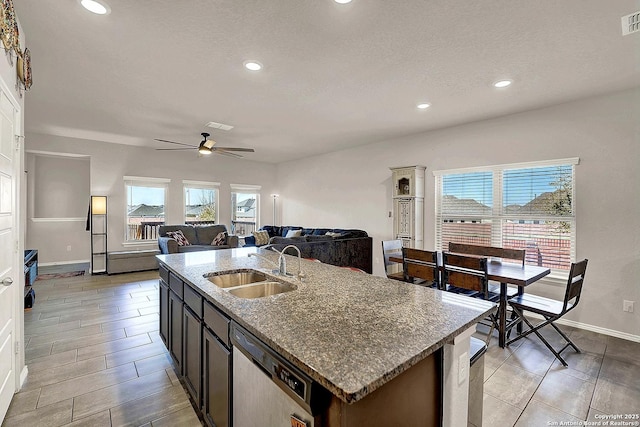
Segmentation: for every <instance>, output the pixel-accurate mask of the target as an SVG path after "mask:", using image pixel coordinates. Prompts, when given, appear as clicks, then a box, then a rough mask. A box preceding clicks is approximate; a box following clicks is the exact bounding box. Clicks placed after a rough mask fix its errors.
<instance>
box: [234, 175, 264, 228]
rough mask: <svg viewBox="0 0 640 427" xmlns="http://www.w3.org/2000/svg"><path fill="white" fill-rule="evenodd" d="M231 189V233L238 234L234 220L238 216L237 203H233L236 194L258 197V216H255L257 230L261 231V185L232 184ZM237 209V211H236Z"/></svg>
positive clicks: (256, 205)
mask: <svg viewBox="0 0 640 427" xmlns="http://www.w3.org/2000/svg"><path fill="white" fill-rule="evenodd" d="M230 187H231V193H230V196H231V200H230V201H231V225H230V227H231V233H233V234H236V231H235V224H234V220H235V216H236V211H237V209H235V208H236V203H234V201H233V195H234V194H254V195H255V196H256V203H255V209H256V214H255V218H256V221H255V225H254V227H255V230H258V229H260V190H261V189H262V186H261V185H251V184H230ZM234 209H235V210H234ZM245 235H248V234H245Z"/></svg>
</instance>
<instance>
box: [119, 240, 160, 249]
mask: <svg viewBox="0 0 640 427" xmlns="http://www.w3.org/2000/svg"><path fill="white" fill-rule="evenodd" d="M157 245H158V241H157V240H129V241H126V242H122V246H125V247H126V246H157Z"/></svg>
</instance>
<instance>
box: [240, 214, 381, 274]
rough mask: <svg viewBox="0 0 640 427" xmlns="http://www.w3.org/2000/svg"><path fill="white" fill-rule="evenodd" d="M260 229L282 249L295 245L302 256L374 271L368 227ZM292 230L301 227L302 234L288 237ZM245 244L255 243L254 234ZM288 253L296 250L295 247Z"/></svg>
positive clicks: (271, 226)
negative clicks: (358, 228) (363, 228)
mask: <svg viewBox="0 0 640 427" xmlns="http://www.w3.org/2000/svg"><path fill="white" fill-rule="evenodd" d="M260 230H263V231H267V232H268V233H269V246H272V247H274V248H275V249H277V250H279V251H280V250H282V249H283V248H284V247H285V246H287V245H295V246H297V247H298V249H300V253H301V255H302V257H303V258H315V259H317V260H319V261H322V262H324V263H327V264H331V265H337V266H339V267H355V268H359V269H361V270H364V271H366V272H367V273H371V272H372V271H373V264H372V256H373V244H372V239H371V237H369V235H368V234H367V232H366V231H363V230H355V229H341V228H304V227H298V226H273V225H265V226H264V227H262V228H261V229H260ZM290 230H301V235H300V236H298V237H285V236H286V235H287V233H288V232H289V231H290ZM327 233H332V234H333V235H327ZM245 246H255V238H254V237H253V236H247V237H245ZM287 253H291V254H294V253H295V251H293V250H291V251H290V252H289V251H287Z"/></svg>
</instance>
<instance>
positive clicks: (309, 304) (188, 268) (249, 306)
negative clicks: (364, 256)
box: [157, 248, 495, 403]
mask: <svg viewBox="0 0 640 427" xmlns="http://www.w3.org/2000/svg"><path fill="white" fill-rule="evenodd" d="M252 252H256V253H259V254H260V255H262V256H265V257H267V258H269V259H271V260H273V261H274V262H277V259H278V254H277V253H275V252H273V251H268V250H261V249H257V248H238V249H228V250H217V251H202V252H190V253H182V254H171V255H158V256H157V257H158V259H159V260H160V261H161V262H163V263H164V264H166V265H167V266H168V267H169V269H170V270H172V271H173V272H174V273H176V274H177V275H178V276H180V277H181V278H182V279H183V280H185V281H186V282H188V283H190V284H192V285H193V286H194V288H198V289H199V290H200V291H201V293H202V294H203V296H204V297H205V298H206V299H207V300H208V301H210V302H211V303H212V304H213V305H215V306H216V307H218V308H219V309H220V310H221V311H223V312H224V313H226V314H227V315H228V316H229V317H231V318H232V319H233V320H235V321H236V322H237V323H239V324H240V325H242V326H243V327H245V328H246V329H247V330H249V331H250V332H252V333H253V334H254V335H256V336H257V337H258V338H260V339H261V340H262V341H264V342H265V343H266V344H267V345H269V346H270V347H271V348H273V349H274V350H276V351H277V352H278V353H280V354H281V355H282V356H283V357H285V358H286V359H287V360H289V361H290V362H292V363H293V364H294V365H296V366H297V367H298V368H299V369H301V370H302V371H303V372H305V373H306V374H308V375H309V376H310V377H311V378H313V379H314V380H315V381H317V382H319V383H320V384H322V385H323V386H324V387H326V388H327V389H328V390H329V391H331V392H332V393H333V394H334V395H336V396H337V397H338V398H340V399H341V400H343V401H345V402H348V403H350V402H355V401H357V400H360V399H361V398H363V397H364V396H366V395H367V394H369V393H371V392H372V391H374V390H375V389H377V388H379V387H381V386H382V385H384V384H385V383H387V382H388V381H390V380H391V379H393V378H395V377H396V376H397V375H399V374H401V373H402V372H404V371H406V370H407V369H409V368H410V367H411V366H413V365H415V364H417V363H418V362H420V361H421V360H423V359H424V358H426V357H427V356H428V355H430V354H431V353H433V352H434V351H436V350H437V349H439V348H441V347H442V346H443V345H444V344H445V343H448V342H449V343H450V342H453V339H454V338H455V337H456V336H457V335H458V334H460V333H462V332H463V331H465V330H466V329H467V328H469V327H470V326H471V325H473V324H474V323H477V322H478V321H479V320H481V319H483V318H484V317H485V316H486V315H487V314H488V313H490V312H491V311H492V310H494V309H495V304H493V303H489V302H486V301H481V300H478V299H475V298H469V297H465V296H460V295H456V294H452V293H449V292H441V291H437V290H434V289H431V288H425V287H422V286H416V285H412V284H409V283H402V282H398V281H395V280H390V279H386V278H383V277H377V276H372V275H369V274H366V273H361V272H357V271H352V270H349V269H345V268H339V267H335V266H332V265H328V264H322V263H318V262H312V261H307V260H303V261H302V270H303V272H304V273H305V274H306V277H305V278H304V280H303V281H302V282H300V281H299V280H297V279H295V278H284V277H281V276H278V279H279V280H284V281H287V282H290V283H293V284H295V285H296V286H297V289H296V290H294V291H291V292H286V293H282V294H278V295H274V296H270V297H265V298H256V299H241V298H238V297H236V296H234V295H230V294H229V293H228V292H227V291H224V290H223V289H221V288H219V287H217V286H216V285H214V284H213V283H211V282H210V281H209V280H207V279H206V278H205V277H204V275H205V274H207V273H211V272H219V271H228V270H237V269H244V268H252V269H256V270H259V271H262V272H265V273H267V274H271V270H272V269H273V268H274V266H273V265H272V264H270V263H268V262H266V261H264V260H262V259H259V258H257V257H249V256H248V254H249V253H252ZM297 269H298V260H297V257H294V256H290V255H287V270H288V272H291V273H294V274H295V273H296V272H297Z"/></svg>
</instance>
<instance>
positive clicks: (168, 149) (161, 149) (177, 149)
mask: <svg viewBox="0 0 640 427" xmlns="http://www.w3.org/2000/svg"><path fill="white" fill-rule="evenodd" d="M196 148H198V147H191V148H156V151H180V150H195V149H196Z"/></svg>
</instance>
